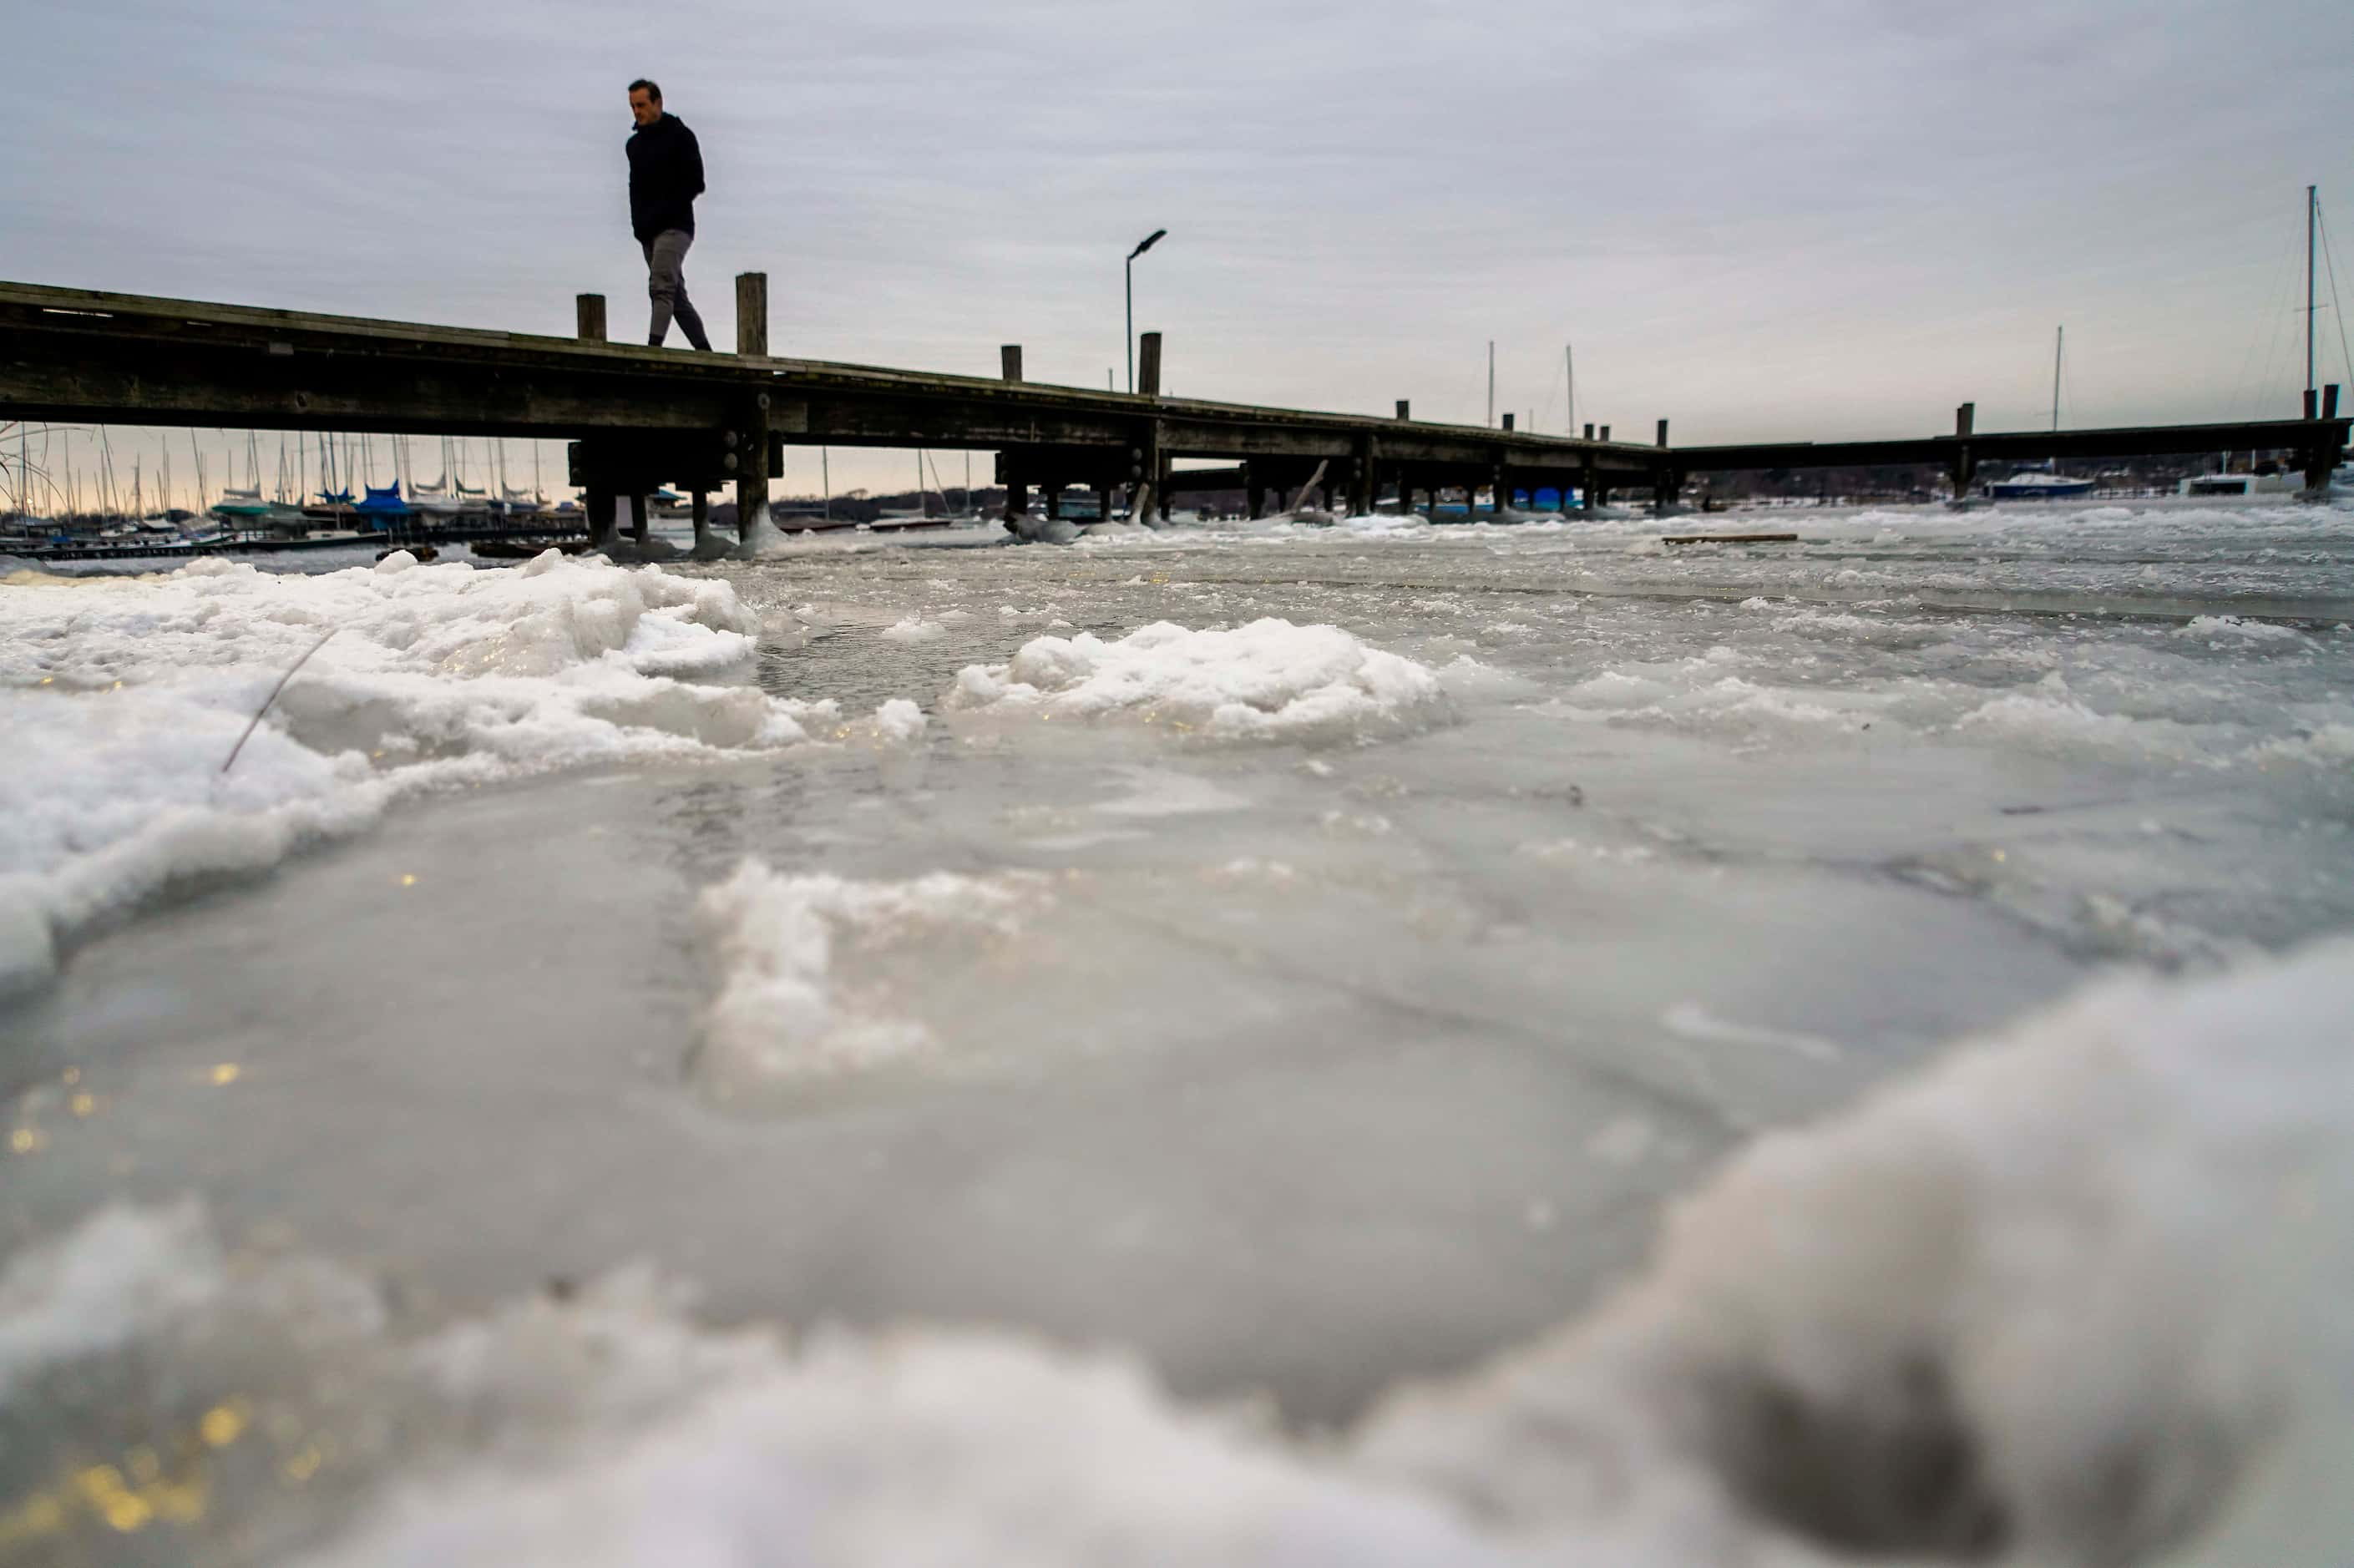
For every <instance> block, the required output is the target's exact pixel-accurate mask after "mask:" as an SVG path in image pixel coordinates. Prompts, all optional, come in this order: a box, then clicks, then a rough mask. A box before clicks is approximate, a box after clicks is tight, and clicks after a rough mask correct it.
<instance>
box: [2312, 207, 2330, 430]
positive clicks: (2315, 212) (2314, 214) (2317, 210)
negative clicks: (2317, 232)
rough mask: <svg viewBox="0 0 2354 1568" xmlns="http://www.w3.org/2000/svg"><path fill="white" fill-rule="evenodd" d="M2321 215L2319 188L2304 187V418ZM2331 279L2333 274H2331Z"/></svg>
mask: <svg viewBox="0 0 2354 1568" xmlns="http://www.w3.org/2000/svg"><path fill="white" fill-rule="evenodd" d="M2320 214H2321V187H2320V186H2319V185H2307V186H2306V187H2305V417H2306V418H2308V419H2310V418H2313V412H2314V408H2313V392H2314V388H2313V317H2314V311H2315V304H2314V297H2313V231H2314V228H2315V227H2316V225H2317V220H2318V219H2319V217H2320ZM2331 275H2332V276H2333V277H2334V276H2336V274H2335V273H2333V274H2331Z"/></svg>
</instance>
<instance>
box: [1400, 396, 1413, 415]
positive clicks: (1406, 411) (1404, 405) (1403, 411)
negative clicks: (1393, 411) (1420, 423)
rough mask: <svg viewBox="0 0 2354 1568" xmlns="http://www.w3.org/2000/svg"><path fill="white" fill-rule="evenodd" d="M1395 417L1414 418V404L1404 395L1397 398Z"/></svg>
mask: <svg viewBox="0 0 2354 1568" xmlns="http://www.w3.org/2000/svg"><path fill="white" fill-rule="evenodd" d="M1397 405H1398V411H1397V417H1398V418H1401V419H1411V418H1414V405H1413V404H1412V403H1410V402H1408V401H1407V400H1406V399H1405V398H1404V397H1401V398H1399V399H1398V400H1397Z"/></svg>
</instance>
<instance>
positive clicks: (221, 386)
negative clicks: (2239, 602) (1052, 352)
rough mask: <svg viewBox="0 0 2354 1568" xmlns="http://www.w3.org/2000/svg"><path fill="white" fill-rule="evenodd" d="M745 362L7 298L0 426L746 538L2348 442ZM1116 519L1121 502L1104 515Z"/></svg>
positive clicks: (1155, 357) (57, 296)
mask: <svg viewBox="0 0 2354 1568" xmlns="http://www.w3.org/2000/svg"><path fill="white" fill-rule="evenodd" d="M737 313H738V320H737V349H738V352H737V353H736V354H733V355H726V354H705V353H696V352H694V351H691V350H684V349H652V348H646V347H643V346H639V345H634V344H628V345H625V344H610V343H606V342H604V341H602V334H603V332H604V323H605V312H604V302H603V301H602V300H601V299H600V298H599V297H598V296H595V295H584V296H582V297H581V299H580V301H579V302H578V327H579V334H580V335H578V336H576V337H571V338H561V337H547V336H535V335H530V334H517V333H504V332H488V331H481V330H477V329H472V328H464V327H445V326H428V325H419V324H414V323H402V322H388V321H376V320H372V319H367V318H363V317H353V316H335V315H320V314H313V313H299V312H292V311H276V310H265V309H259V308H254V307H250V306H242V305H223V304H210V303H202V302H192V301H186V300H172V299H159V298H154V297H151V296H147V295H134V294H113V293H98V292H93V291H87V290H77V289H59V288H51V287H46V286H41V285H36V284H27V283H9V282H0V414H5V415H7V416H8V417H11V418H51V419H70V420H84V421H90V422H95V423H106V424H121V425H215V426H229V427H237V428H242V429H296V430H372V431H386V432H392V433H408V434H419V435H479V436H527V437H538V438H556V439H563V440H570V441H571V442H573V443H574V449H573V450H574V473H573V479H574V482H576V483H578V484H579V485H580V486H581V487H582V489H583V490H584V491H585V492H586V497H587V501H588V512H589V514H590V516H591V518H592V519H595V520H597V521H598V523H599V524H601V521H602V519H604V518H605V517H607V516H609V515H610V511H611V503H613V502H614V501H616V500H617V499H619V498H621V497H629V498H631V499H632V501H633V505H632V507H631V514H632V518H633V521H634V522H635V523H636V524H637V525H638V526H639V527H640V528H641V529H642V527H643V525H644V497H645V496H646V495H647V494H648V493H651V492H652V491H653V490H655V489H657V488H660V487H661V486H663V485H665V484H668V485H673V486H674V487H676V488H678V489H680V490H682V491H684V492H686V493H689V494H692V495H693V496H694V497H695V512H696V518H697V522H698V525H700V524H702V523H703V522H704V520H705V501H706V496H707V493H708V492H710V491H712V490H716V489H721V488H724V487H727V486H732V487H733V488H734V490H735V493H736V498H737V504H738V508H739V511H738V516H739V519H740V520H741V522H742V524H743V525H744V526H746V527H748V526H749V524H750V522H751V520H752V519H753V518H755V517H756V516H757V515H758V513H759V512H760V510H761V509H762V508H763V507H765V505H766V503H767V501H768V493H769V480H770V479H771V478H773V477H775V476H777V475H778V474H779V473H780V472H781V464H782V460H783V450H784V449H785V448H786V447H788V446H817V445H830V446H882V447H928V448H935V449H948V450H955V449H960V448H961V449H966V450H991V451H994V452H996V453H997V454H998V470H997V472H998V478H999V480H1000V481H1001V482H1003V483H1004V484H1006V486H1007V488H1008V492H1009V493H1008V506H1007V510H1008V513H1009V515H1018V514H1020V513H1021V512H1023V510H1025V509H1026V506H1027V503H1028V492H1029V489H1030V487H1031V486H1034V485H1043V486H1044V487H1046V490H1047V494H1048V498H1049V503H1050V505H1051V504H1052V503H1053V501H1054V498H1055V496H1057V495H1058V494H1059V493H1060V492H1061V490H1062V489H1063V487H1064V486H1066V485H1069V484H1080V483H1086V484H1093V485H1096V486H1097V487H1098V488H1099V489H1100V490H1101V491H1102V492H1103V493H1104V496H1105V499H1106V501H1107V502H1109V500H1110V499H1111V494H1112V493H1113V492H1114V491H1124V492H1125V493H1127V494H1128V496H1129V500H1130V506H1131V511H1132V514H1133V515H1136V516H1139V517H1143V516H1149V515H1150V514H1152V513H1153V512H1154V511H1156V510H1158V511H1161V512H1162V513H1163V514H1165V512H1166V509H1167V504H1168V498H1169V496H1170V495H1171V494H1172V493H1173V492H1176V491H1180V490H1184V489H1198V488H1201V486H1202V484H1203V482H1204V479H1203V477H1201V476H1197V475H1195V474H1193V473H1189V472H1187V471H1176V470H1173V469H1172V464H1173V463H1174V462H1175V461H1179V460H1188V461H1195V460H1209V461H1220V462H1225V463H1229V464H1234V465H1236V466H1235V467H1232V468H1229V469H1228V470H1226V471H1225V472H1223V473H1218V474H1216V475H1214V478H1215V479H1216V480H1217V481H1218V482H1219V483H1220V487H1225V484H1226V483H1228V482H1233V481H1235V480H1239V482H1240V483H1239V486H1238V487H1239V488H1243V489H1246V490H1247V491H1248V492H1249V493H1250V494H1251V498H1252V511H1253V513H1254V514H1257V512H1258V511H1259V510H1260V509H1261V507H1262V505H1263V503H1264V498H1265V496H1266V494H1267V492H1268V491H1270V490H1273V491H1277V492H1285V491H1288V490H1291V489H1293V488H1295V487H1298V486H1300V485H1304V484H1306V483H1308V482H1310V479H1311V477H1314V476H1319V475H1320V476H1321V477H1320V485H1321V487H1322V489H1323V491H1324V493H1325V500H1326V503H1327V504H1334V505H1338V504H1345V505H1347V506H1349V507H1350V508H1352V509H1353V510H1356V511H1360V512H1363V511H1370V510H1372V508H1373V504H1374V503H1375V501H1376V500H1377V499H1379V498H1380V497H1381V496H1382V495H1383V494H1384V493H1385V492H1387V493H1394V494H1395V495H1396V496H1397V497H1398V498H1399V499H1400V500H1401V501H1402V502H1405V503H1407V504H1411V503H1412V502H1413V500H1414V497H1415V496H1416V493H1418V492H1425V491H1427V492H1430V493H1433V495H1434V498H1435V496H1436V493H1437V491H1439V490H1441V489H1457V488H1460V489H1463V490H1466V491H1469V490H1474V489H1492V490H1493V491H1494V492H1495V493H1496V494H1497V495H1498V496H1499V497H1500V498H1507V499H1509V498H1510V497H1511V496H1512V495H1513V494H1514V493H1515V492H1517V491H1519V490H1522V489H1529V490H1534V489H1536V488H1539V487H1541V486H1542V487H1548V488H1574V489H1576V490H1578V491H1580V492H1582V493H1583V494H1584V496H1585V504H1586V505H1587V506H1588V507H1592V506H1595V505H1596V504H1599V503H1603V502H1606V500H1607V499H1608V497H1609V495H1610V493H1612V492H1613V491H1621V490H1624V491H1648V492H1649V493H1651V494H1652V495H1653V496H1654V497H1655V498H1656V499H1658V500H1659V501H1661V502H1666V501H1669V500H1672V498H1673V497H1674V496H1675V494H1676V493H1677V491H1678V489H1679V488H1680V486H1681V483H1682V482H1683V481H1684V479H1685V478H1686V477H1688V476H1691V475H1694V474H1701V473H1708V472H1721V471H1731V470H1736V469H1750V468H1807V467H1823V466H1845V465H1850V464H1893V463H1913V462H1936V463H1941V464H1944V465H1945V466H1946V467H1947V468H1948V470H1949V471H1951V472H1952V473H1953V474H1954V475H1955V480H1956V493H1960V492H1961V491H1964V490H1966V489H1967V485H1968V483H1969V481H1970V477H1971V475H1972V474H1973V473H1974V471H1975V470H1976V466H1977V464H1978V462H1979V461H1982V460H1986V459H1997V458H2026V459H2037V458H2045V457H2055V456H2056V457H2064V456H2069V455H2073V454H2084V455H2100V456H2112V455H2125V454H2132V453H2149V452H2181V451H2221V450H2247V449H2251V448H2253V449H2259V450H2288V451H2293V452H2295V453H2296V454H2297V458H2298V461H2299V465H2300V466H2301V467H2302V468H2303V469H2304V471H2305V472H2306V478H2307V480H2308V482H2310V483H2314V484H2318V483H2320V482H2324V481H2326V480H2327V475H2328V473H2329V471H2331V469H2332V468H2334V467H2335V465H2336V464H2337V463H2338V461H2341V459H2342V455H2343V453H2344V451H2345V448H2346V442H2347V436H2348V426H2349V420H2348V419H2346V418H2340V417H2338V411H2337V408H2336V397H2335V395H2334V392H2335V389H2334V388H2333V389H2332V395H2331V396H2330V397H2328V398H2327V401H2326V402H2325V403H2324V405H2323V406H2322V407H2321V408H2319V409H2318V410H2308V413H2310V414H2313V415H2314V416H2315V417H2311V418H2303V419H2283V420H2269V421H2258V422H2253V423H2242V424H2228V425H2186V426H2158V427H2148V428H2138V429H2117V430H2075V431H2059V432H2014V433H2009V434H1986V435H1981V434H1978V433H1975V432H1974V431H1973V429H1972V428H1971V426H1972V420H1973V409H1972V407H1971V406H1970V405H1968V404H1965V405H1963V406H1962V408H1961V409H1960V410H1958V412H1957V417H1956V429H1955V432H1954V433H1953V434H1952V435H1950V436H1935V437H1926V438H1922V439H1920V440H1900V441H1855V442H1839V443H1829V444H1814V443H1768V444H1757V445H1743V446H1716V447H1674V446H1670V444H1669V441H1668V422H1667V421H1666V420H1664V419H1662V420H1660V421H1659V426H1658V434H1657V440H1656V441H1655V442H1654V443H1653V444H1651V445H1648V446H1645V445H1638V444H1635V443H1631V442H1624V441H1612V440H1609V439H1608V430H1607V429H1604V430H1603V432H1602V437H1603V439H1601V440H1595V439H1592V437H1591V427H1589V428H1588V436H1587V437H1586V438H1584V439H1581V438H1576V437H1567V436H1543V435H1538V434H1535V433H1533V432H1531V431H1526V430H1514V429H1510V428H1509V423H1508V425H1507V428H1506V429H1486V428H1482V427H1475V426H1462V425H1443V424H1433V423H1428V422H1425V421H1420V420H1416V419H1414V418H1412V417H1411V413H1410V409H1409V406H1408V405H1407V404H1405V403H1404V402H1400V403H1398V404H1397V405H1396V412H1395V415H1394V417H1387V418H1384V417H1381V416H1377V415H1360V414H1339V413H1317V412H1308V411H1302V410H1298V409H1288V408H1263V407H1257V406H1254V405H1245V404H1232V403H1217V402H1211V401H1207V400H1204V399H1199V398H1180V397H1161V395H1160V393H1159V372H1160V366H1161V340H1160V337H1159V334H1145V335H1144V339H1143V349H1144V353H1143V355H1141V363H1140V371H1141V375H1140V387H1139V390H1138V391H1136V392H1134V393H1132V394H1131V393H1119V392H1098V391H1095V390H1092V389H1088V388H1080V387H1054V386H1045V385H1041V384H1039V383H1035V382H1032V381H1027V380H1024V379H1023V375H1022V356H1021V351H1020V349H1019V348H1018V347H1015V346H1013V345H1008V346H1006V347H1005V348H1004V349H1003V350H1002V353H1001V358H1000V373H999V375H998V376H996V377H994V378H991V377H986V376H949V375H938V374H932V373H928V372H918V371H907V370H891V369H884V368H879V367H875V366H857V365H843V364H833V363H829V362H825V361H821V360H809V359H796V358H790V357H785V356H778V355H770V354H769V352H768V346H769V331H768V284H767V279H766V278H765V276H763V275H762V274H759V273H747V274H744V275H743V276H742V277H740V278H739V279H738V280H737ZM1109 510H1110V508H1109V506H1108V505H1107V507H1106V508H1105V512H1106V514H1108V512H1109Z"/></svg>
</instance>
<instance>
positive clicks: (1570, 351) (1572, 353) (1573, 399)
mask: <svg viewBox="0 0 2354 1568" xmlns="http://www.w3.org/2000/svg"><path fill="white" fill-rule="evenodd" d="M1561 363H1562V368H1563V369H1564V370H1566V371H1567V372H1568V373H1569V433H1570V434H1571V435H1573V436H1574V435H1575V434H1577V348H1576V345H1575V344H1566V343H1565V344H1562V345H1561Z"/></svg>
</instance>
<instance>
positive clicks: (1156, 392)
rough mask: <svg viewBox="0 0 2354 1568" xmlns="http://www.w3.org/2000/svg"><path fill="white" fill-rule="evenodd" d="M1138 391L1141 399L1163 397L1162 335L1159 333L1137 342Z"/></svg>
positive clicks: (1152, 333)
mask: <svg viewBox="0 0 2354 1568" xmlns="http://www.w3.org/2000/svg"><path fill="white" fill-rule="evenodd" d="M1136 390H1137V392H1138V394H1139V395H1140V396H1141V397H1160V396H1161V334H1159V333H1157V332H1149V333H1146V334H1144V335H1143V336H1142V337H1141V338H1140V339H1138V340H1137V353H1136Z"/></svg>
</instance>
